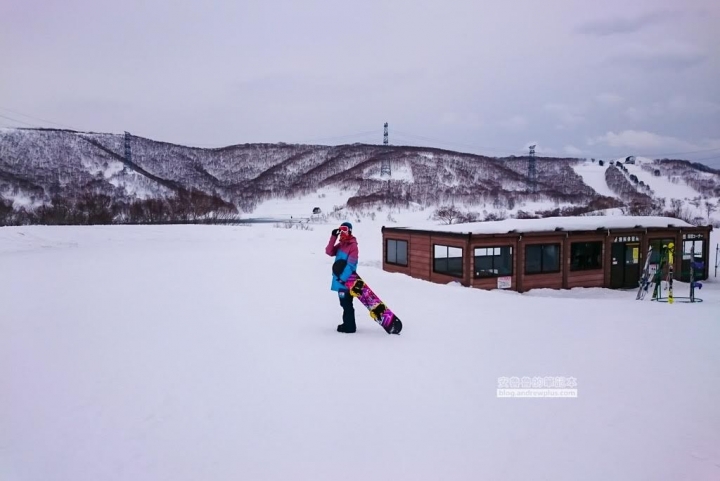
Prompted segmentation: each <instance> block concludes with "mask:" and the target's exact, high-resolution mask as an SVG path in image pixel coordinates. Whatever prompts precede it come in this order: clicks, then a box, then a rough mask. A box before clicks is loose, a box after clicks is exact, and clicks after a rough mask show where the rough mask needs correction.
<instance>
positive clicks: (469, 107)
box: [0, 0, 720, 167]
mask: <svg viewBox="0 0 720 481" xmlns="http://www.w3.org/2000/svg"><path fill="white" fill-rule="evenodd" d="M718 25H720V1H718V0H675V1H669V0H603V1H601V2H593V1H589V0H543V1H537V0H515V1H513V0H507V1H495V2H490V1H480V0H444V1H435V0H423V1H418V0H402V1H394V0H384V1H377V0H363V1H353V2H347V1H338V0H335V1H331V0H302V1H299V0H298V1H289V0H285V1H282V0H258V1H255V0H252V1H247V0H246V1H242V0H224V1H219V0H216V1H187V0H173V1H170V0H167V1H164V2H158V1H151V0H125V1H122V2H118V1H112V2H108V1H98V0H55V1H53V0H0V72H1V74H0V127H2V126H5V127H8V126H27V125H28V124H29V125H33V126H46V127H57V126H66V127H71V128H75V129H79V130H90V131H98V132H114V133H122V132H123V131H125V130H128V131H130V132H131V133H134V134H136V135H141V136H145V137H150V138H154V139H158V140H164V141H169V142H176V143H181V144H185V145H197V146H209V147H218V146H224V145H229V144H236V143H245V142H313V143H323V144H338V143H353V142H367V143H382V135H383V123H384V122H388V123H389V125H390V143H391V144H405V145H408V144H409V145H433V146H437V147H443V148H449V149H454V150H461V151H467V152H476V153H484V154H488V155H509V154H516V155H522V154H523V153H525V152H526V147H527V145H529V144H530V143H537V145H538V147H537V149H538V152H540V153H546V154H549V155H555V156H561V155H571V156H588V157H597V158H602V157H608V156H611V155H665V154H675V153H683V154H682V155H675V157H682V158H688V159H692V160H703V161H705V162H706V163H708V164H710V165H713V166H716V167H720V28H718ZM21 122H24V123H21ZM51 122H52V123H51ZM695 151H702V152H697V153H693V154H684V153H686V152H695Z"/></svg>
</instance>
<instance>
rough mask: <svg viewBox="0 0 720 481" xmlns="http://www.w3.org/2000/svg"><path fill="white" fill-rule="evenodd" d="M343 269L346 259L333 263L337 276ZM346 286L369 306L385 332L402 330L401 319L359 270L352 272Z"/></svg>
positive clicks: (353, 294)
mask: <svg viewBox="0 0 720 481" xmlns="http://www.w3.org/2000/svg"><path fill="white" fill-rule="evenodd" d="M343 269H345V262H344V261H338V262H336V263H335V264H333V273H334V274H335V276H336V277H338V276H339V275H340V274H342V271H343ZM338 281H339V279H338ZM345 286H346V287H347V288H348V289H349V290H350V295H352V296H353V297H357V298H358V299H359V300H360V302H361V303H362V305H363V306H365V307H367V309H368V311H370V317H372V318H373V319H374V320H375V322H377V323H378V324H380V325H381V326H382V327H383V329H385V332H387V333H388V334H400V331H401V330H402V322H400V319H398V317H397V316H396V315H395V313H394V312H393V311H391V310H390V309H389V308H388V307H387V305H385V303H384V302H383V301H382V300H380V298H379V297H378V296H377V294H375V293H374V292H373V291H372V289H370V287H369V286H368V285H367V284H366V283H365V281H364V280H363V279H362V278H361V277H360V276H359V275H358V273H357V272H353V273H352V274H350V277H348V280H347V281H346V282H345Z"/></svg>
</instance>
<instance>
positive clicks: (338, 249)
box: [325, 235, 359, 291]
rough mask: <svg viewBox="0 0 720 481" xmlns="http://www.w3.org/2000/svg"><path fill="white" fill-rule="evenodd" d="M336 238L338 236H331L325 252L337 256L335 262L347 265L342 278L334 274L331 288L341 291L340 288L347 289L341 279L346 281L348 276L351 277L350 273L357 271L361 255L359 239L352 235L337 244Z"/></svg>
mask: <svg viewBox="0 0 720 481" xmlns="http://www.w3.org/2000/svg"><path fill="white" fill-rule="evenodd" d="M336 240H337V237H336V236H332V235H331V236H330V241H329V242H328V245H327V247H325V253H326V254H327V255H329V256H335V263H336V264H337V263H342V264H344V265H345V268H344V269H343V271H342V274H340V280H338V278H337V277H336V276H335V274H333V279H332V284H331V286H330V289H331V290H333V291H339V290H340V289H345V290H347V287H345V286H344V285H343V284H342V283H341V282H340V281H342V282H345V281H346V280H347V279H348V277H350V274H352V273H353V272H355V270H356V269H357V264H358V257H359V253H358V245H357V239H356V238H355V237H353V236H352V235H351V236H349V237H348V238H347V239H343V240H341V241H340V243H339V244H337V245H335V241H336Z"/></svg>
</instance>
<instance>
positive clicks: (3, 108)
mask: <svg viewBox="0 0 720 481" xmlns="http://www.w3.org/2000/svg"><path fill="white" fill-rule="evenodd" d="M0 110H4V111H6V112H10V113H13V114H16V115H20V116H21V117H27V118H29V119H33V120H39V121H41V122H46V123H48V124H53V125H57V126H59V127H65V128H68V129H71V130H78V129H76V128H74V127H70V126H69V125H65V124H61V123H59V122H53V121H52V120H47V119H42V118H40V117H34V116H32V115H28V114H23V113H22V112H18V111H16V110H11V109H9V108H7V107H0Z"/></svg>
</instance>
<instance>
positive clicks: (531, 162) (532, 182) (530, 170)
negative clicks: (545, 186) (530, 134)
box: [527, 145, 537, 193]
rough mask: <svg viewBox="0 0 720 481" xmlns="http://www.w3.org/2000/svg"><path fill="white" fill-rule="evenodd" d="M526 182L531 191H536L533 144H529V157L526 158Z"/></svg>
mask: <svg viewBox="0 0 720 481" xmlns="http://www.w3.org/2000/svg"><path fill="white" fill-rule="evenodd" d="M527 176H528V184H529V187H530V191H531V192H533V193H534V192H537V165H536V159H535V146H534V145H531V146H530V158H529V159H528V175H527Z"/></svg>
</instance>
